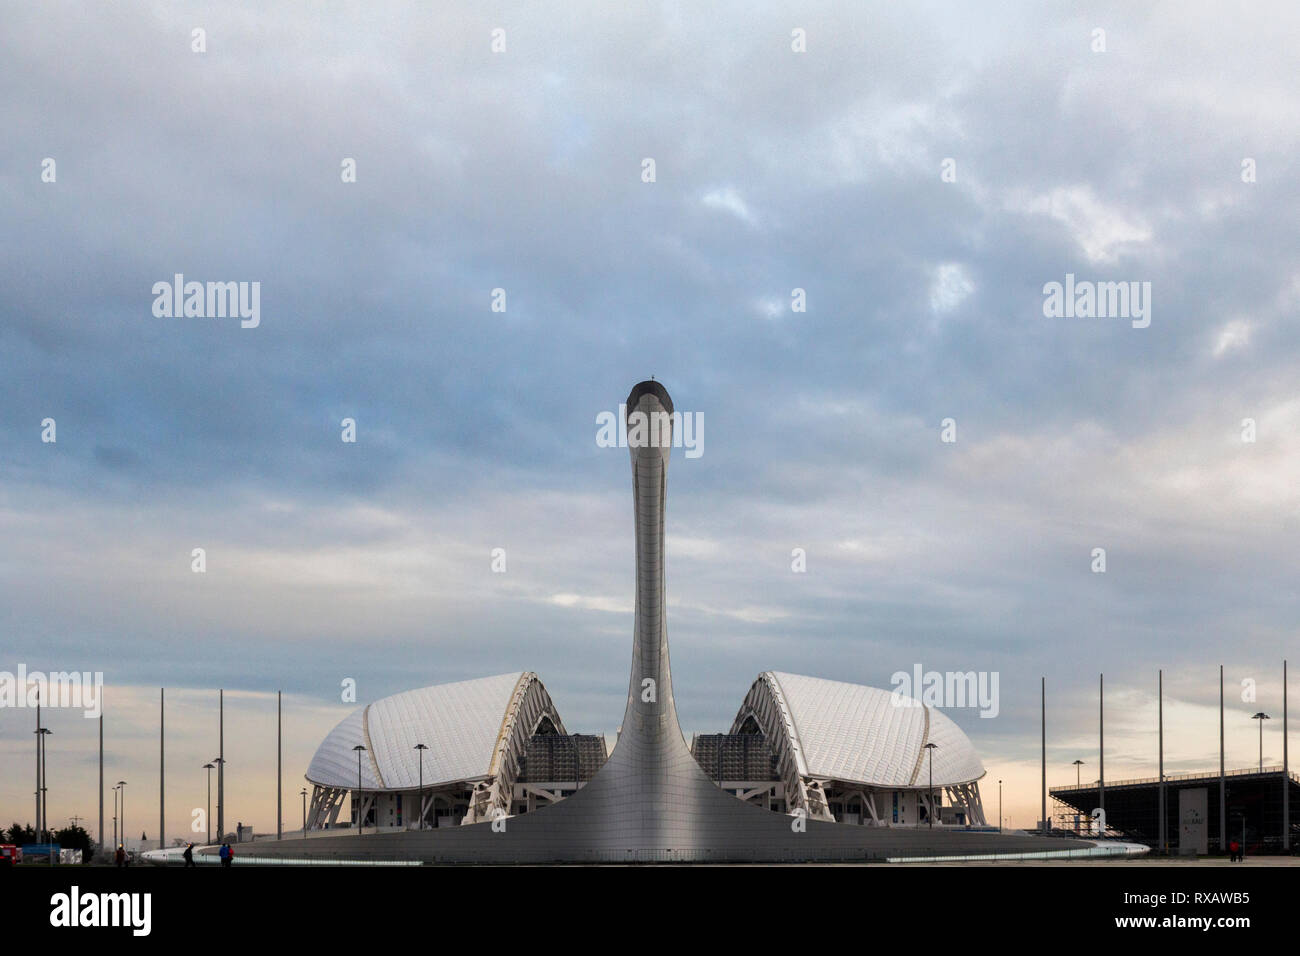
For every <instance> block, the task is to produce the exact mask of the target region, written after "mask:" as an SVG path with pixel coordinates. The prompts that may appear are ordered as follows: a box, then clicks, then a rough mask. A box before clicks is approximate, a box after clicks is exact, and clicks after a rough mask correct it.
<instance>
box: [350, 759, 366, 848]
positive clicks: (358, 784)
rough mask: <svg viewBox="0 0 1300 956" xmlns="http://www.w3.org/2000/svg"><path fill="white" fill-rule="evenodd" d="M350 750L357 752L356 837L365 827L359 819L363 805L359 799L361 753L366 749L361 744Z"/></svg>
mask: <svg viewBox="0 0 1300 956" xmlns="http://www.w3.org/2000/svg"><path fill="white" fill-rule="evenodd" d="M352 749H353V750H355V751H356V752H357V836H361V828H362V827H363V826H364V825H365V821H364V820H363V819H362V817H361V810H362V808H363V807H364V803H365V802H364V801H363V800H362V799H361V751H363V750H365V749H366V748H365V747H363V746H362V745H361V744H357V745H356V746H355V747H353V748H352Z"/></svg>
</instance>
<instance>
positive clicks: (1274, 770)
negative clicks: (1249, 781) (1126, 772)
mask: <svg viewBox="0 0 1300 956" xmlns="http://www.w3.org/2000/svg"><path fill="white" fill-rule="evenodd" d="M1281 772H1282V765H1281V764H1274V765H1272V766H1269V767H1265V768H1264V769H1263V770H1260V769H1259V767H1248V768H1245V769H1241V770H1225V771H1224V773H1223V775H1224V776H1225V777H1246V776H1256V777H1259V776H1267V775H1269V774H1280V773H1281ZM1287 776H1289V777H1290V778H1291V779H1292V780H1294V781H1295V782H1296V783H1298V784H1300V773H1296V772H1295V771H1291V772H1290V773H1288V774H1287ZM1218 779H1219V775H1218V773H1217V772H1215V771H1213V770H1211V771H1210V772H1209V773H1205V772H1202V771H1190V772H1188V773H1167V774H1165V783H1171V782H1174V781H1180V780H1218ZM1159 782H1160V778H1159V777H1158V776H1157V777H1132V778H1130V779H1128V780H1114V781H1112V780H1107V781H1106V789H1107V790H1111V789H1116V790H1118V789H1119V788H1120V787H1140V786H1144V785H1146V784H1152V783H1157V784H1158V783H1159ZM1097 784H1098V781H1096V780H1093V781H1091V782H1089V783H1080V784H1076V785H1075V786H1073V787H1068V786H1067V787H1051V788H1049V790H1048V793H1066V792H1078V791H1080V790H1096V789H1097Z"/></svg>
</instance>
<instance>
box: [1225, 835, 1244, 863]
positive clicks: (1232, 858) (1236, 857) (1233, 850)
mask: <svg viewBox="0 0 1300 956" xmlns="http://www.w3.org/2000/svg"><path fill="white" fill-rule="evenodd" d="M1244 859H1246V852H1245V849H1244V848H1243V847H1242V845H1241V844H1240V843H1238V842H1237V841H1236V840H1230V841H1229V842H1228V862H1229V863H1240V862H1241V861H1242V860H1244Z"/></svg>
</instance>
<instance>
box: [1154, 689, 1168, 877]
mask: <svg viewBox="0 0 1300 956" xmlns="http://www.w3.org/2000/svg"><path fill="white" fill-rule="evenodd" d="M1157 687H1158V689H1157V691H1156V693H1157V695H1158V701H1159V703H1158V704H1157V710H1158V712H1159V715H1160V723H1159V731H1158V733H1159V737H1160V812H1159V813H1158V814H1156V819H1158V820H1159V821H1160V838H1159V839H1158V840H1156V846H1157V847H1159V849H1160V852H1161V853H1164V852H1165V849H1166V848H1165V833H1166V831H1165V672H1164V671H1163V670H1161V671H1160V672H1159V683H1158V685H1157Z"/></svg>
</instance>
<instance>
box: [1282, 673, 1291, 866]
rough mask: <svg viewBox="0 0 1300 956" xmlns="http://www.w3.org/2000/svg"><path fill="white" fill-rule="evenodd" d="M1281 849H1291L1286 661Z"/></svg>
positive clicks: (1283, 703)
mask: <svg viewBox="0 0 1300 956" xmlns="http://www.w3.org/2000/svg"><path fill="white" fill-rule="evenodd" d="M1282 849H1283V851H1286V850H1289V849H1291V764H1290V763H1289V762H1288V760H1287V748H1286V661H1285V660H1284V661H1282Z"/></svg>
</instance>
